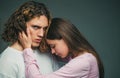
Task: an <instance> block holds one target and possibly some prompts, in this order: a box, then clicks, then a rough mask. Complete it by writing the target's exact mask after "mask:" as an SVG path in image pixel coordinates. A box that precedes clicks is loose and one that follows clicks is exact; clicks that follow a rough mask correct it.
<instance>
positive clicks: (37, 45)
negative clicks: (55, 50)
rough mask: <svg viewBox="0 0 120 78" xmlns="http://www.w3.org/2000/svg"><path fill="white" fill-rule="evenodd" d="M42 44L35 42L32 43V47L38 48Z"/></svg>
mask: <svg viewBox="0 0 120 78" xmlns="http://www.w3.org/2000/svg"><path fill="white" fill-rule="evenodd" d="M39 45H40V44H34V45H32V48H38V47H39Z"/></svg>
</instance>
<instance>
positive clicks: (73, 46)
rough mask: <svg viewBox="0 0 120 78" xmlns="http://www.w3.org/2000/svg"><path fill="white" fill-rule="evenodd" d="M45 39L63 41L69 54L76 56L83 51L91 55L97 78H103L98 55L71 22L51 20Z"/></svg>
mask: <svg viewBox="0 0 120 78" xmlns="http://www.w3.org/2000/svg"><path fill="white" fill-rule="evenodd" d="M46 39H50V40H55V39H58V40H60V39H63V40H64V41H65V42H66V44H67V45H68V48H69V50H70V52H76V54H78V53H80V52H81V53H83V52H84V51H86V52H89V53H91V54H93V55H94V56H95V57H96V59H97V63H98V67H99V76H100V77H99V78H104V68H103V64H102V62H101V60H100V58H99V55H98V54H97V52H96V51H95V49H94V48H93V47H92V46H91V45H90V44H89V42H88V41H87V40H86V39H85V38H84V37H83V36H82V34H81V33H80V31H79V30H78V29H77V28H76V27H75V26H74V25H73V24H72V23H71V22H69V21H67V20H64V19H62V18H53V19H52V22H51V25H50V27H49V29H48V31H47V34H46Z"/></svg>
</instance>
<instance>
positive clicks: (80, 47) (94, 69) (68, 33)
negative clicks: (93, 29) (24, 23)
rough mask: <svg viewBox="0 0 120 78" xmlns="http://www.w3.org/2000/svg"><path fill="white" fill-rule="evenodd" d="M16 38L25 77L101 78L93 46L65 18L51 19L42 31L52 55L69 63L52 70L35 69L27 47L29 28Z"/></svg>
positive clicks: (28, 45) (99, 64) (34, 60)
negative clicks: (46, 28) (18, 38)
mask: <svg viewBox="0 0 120 78" xmlns="http://www.w3.org/2000/svg"><path fill="white" fill-rule="evenodd" d="M25 39H26V41H24V40H25ZM20 41H21V44H23V45H24V48H25V50H24V54H23V56H24V60H25V64H26V77H27V78H104V68H103V64H102V62H101V60H100V58H99V56H98V54H97V53H96V51H95V49H94V48H93V47H92V46H91V45H90V44H89V42H88V41H87V40H86V39H85V38H84V37H83V36H82V35H81V33H80V31H79V30H78V29H77V28H76V27H75V26H74V25H73V24H72V23H71V22H69V21H67V20H64V19H62V18H54V19H52V22H51V25H50V27H49V29H48V31H47V34H46V41H47V43H48V45H49V46H50V48H51V52H52V54H55V55H57V56H59V57H61V58H69V62H68V63H67V64H65V65H64V66H63V67H61V68H60V69H59V70H57V71H55V72H54V73H51V74H48V75H42V74H41V73H40V72H39V68H40V67H38V65H37V62H36V59H35V56H34V54H33V52H32V50H31V44H30V42H31V40H30V35H29V29H28V36H26V35H25V34H24V33H21V34H20ZM26 42H28V43H26ZM41 65H42V64H41Z"/></svg>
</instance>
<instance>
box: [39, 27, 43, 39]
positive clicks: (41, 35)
mask: <svg viewBox="0 0 120 78" xmlns="http://www.w3.org/2000/svg"><path fill="white" fill-rule="evenodd" d="M38 35H39V36H40V37H43V36H44V30H43V28H41V29H40V30H39V32H38Z"/></svg>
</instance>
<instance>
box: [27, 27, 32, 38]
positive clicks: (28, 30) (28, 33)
mask: <svg viewBox="0 0 120 78" xmlns="http://www.w3.org/2000/svg"><path fill="white" fill-rule="evenodd" d="M27 35H28V37H29V38H31V35H30V29H29V28H27Z"/></svg>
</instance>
